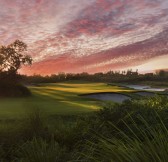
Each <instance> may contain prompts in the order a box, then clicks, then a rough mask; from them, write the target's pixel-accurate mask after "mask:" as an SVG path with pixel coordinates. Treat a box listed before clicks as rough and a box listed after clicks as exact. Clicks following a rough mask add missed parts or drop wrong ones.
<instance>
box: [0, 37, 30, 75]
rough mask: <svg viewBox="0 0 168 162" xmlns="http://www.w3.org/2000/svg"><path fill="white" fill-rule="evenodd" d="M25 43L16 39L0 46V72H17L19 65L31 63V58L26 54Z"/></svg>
mask: <svg viewBox="0 0 168 162" xmlns="http://www.w3.org/2000/svg"><path fill="white" fill-rule="evenodd" d="M26 51H27V45H26V44H25V43H24V42H22V41H19V40H16V41H15V42H13V43H12V44H10V45H8V46H1V47H0V73H7V74H17V71H18V69H20V68H21V65H31V64H32V58H31V57H30V56H29V55H27V54H26Z"/></svg>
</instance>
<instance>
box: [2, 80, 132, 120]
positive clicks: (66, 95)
mask: <svg viewBox="0 0 168 162" xmlns="http://www.w3.org/2000/svg"><path fill="white" fill-rule="evenodd" d="M29 88H30V90H31V92H32V94H33V95H32V97H28V98H10V99H9V98H8V99H0V118H1V119H6V118H11V119H13V118H20V117H24V115H25V114H26V112H28V111H29V110H30V109H35V108H38V109H41V110H42V112H44V113H45V114H48V115H55V114H65V115H67V114H78V113H85V112H91V111H95V110H97V109H99V108H100V107H101V103H102V101H98V100H94V99H88V98H85V97H82V96H79V95H80V94H85V93H95V92H119V93H129V92H130V91H132V90H129V89H127V88H122V87H118V86H115V85H114V86H109V85H107V84H105V83H88V82H77V81H71V82H64V83H53V84H41V85H39V86H31V87H29Z"/></svg>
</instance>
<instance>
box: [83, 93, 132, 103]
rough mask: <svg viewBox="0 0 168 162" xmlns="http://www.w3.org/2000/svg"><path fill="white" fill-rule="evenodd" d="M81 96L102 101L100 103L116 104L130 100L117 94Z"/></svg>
mask: <svg viewBox="0 0 168 162" xmlns="http://www.w3.org/2000/svg"><path fill="white" fill-rule="evenodd" d="M83 96H85V97H88V98H93V99H98V100H102V101H113V102H117V103H122V102H123V101H125V100H129V99H131V98H130V97H128V96H126V95H124V94H119V93H92V94H86V95H83Z"/></svg>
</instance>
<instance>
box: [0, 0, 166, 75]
mask: <svg viewBox="0 0 168 162" xmlns="http://www.w3.org/2000/svg"><path fill="white" fill-rule="evenodd" d="M16 39H19V40H22V41H24V42H25V43H26V44H27V45H28V54H30V55H31V56H32V57H33V60H34V63H33V65H32V66H31V67H24V68H22V69H21V72H22V73H26V74H28V75H30V74H42V75H46V74H53V73H58V72H66V73H69V72H70V73H77V72H89V73H95V72H100V71H102V72H105V71H108V70H122V69H130V68H132V69H137V68H138V69H139V71H140V72H145V71H151V70H156V69H164V68H166V69H167V68H168V0H0V45H7V44H10V43H12V42H13V41H14V40H16Z"/></svg>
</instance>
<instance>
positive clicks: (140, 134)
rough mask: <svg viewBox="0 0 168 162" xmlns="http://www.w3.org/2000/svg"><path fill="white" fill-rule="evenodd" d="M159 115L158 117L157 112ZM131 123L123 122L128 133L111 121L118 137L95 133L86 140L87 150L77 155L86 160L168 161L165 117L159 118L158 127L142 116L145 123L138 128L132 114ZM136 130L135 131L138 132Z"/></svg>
mask: <svg viewBox="0 0 168 162" xmlns="http://www.w3.org/2000/svg"><path fill="white" fill-rule="evenodd" d="M156 116H157V117H158V118H159V116H158V114H157V113H156ZM130 119H131V120H132V125H133V126H134V129H132V126H131V127H130V125H128V124H127V123H126V122H125V121H123V123H124V124H125V126H126V127H127V128H128V130H129V131H130V132H131V133H132V135H131V136H130V132H129V133H128V134H129V135H128V134H127V133H125V132H124V131H122V130H121V129H119V128H117V127H116V126H115V125H114V124H112V123H109V126H111V128H112V129H113V128H115V129H116V130H117V131H118V136H120V137H122V138H117V137H113V136H112V137H106V136H104V135H100V134H96V133H95V139H94V140H92V141H87V142H86V145H85V149H84V150H83V152H82V153H80V156H79V158H78V161H79V160H82V161H86V162H100V161H101V162H167V161H168V129H167V128H166V126H165V124H164V123H163V122H162V120H161V119H160V118H159V119H160V120H159V123H158V121H157V123H158V124H157V125H156V126H152V127H151V125H150V124H149V123H148V122H146V120H145V119H144V118H143V117H141V116H140V117H139V119H140V120H141V121H142V123H143V125H144V126H143V128H142V127H140V128H139V127H138V125H137V123H136V121H134V120H133V119H132V118H131V116H130ZM135 130H136V131H135Z"/></svg>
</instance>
